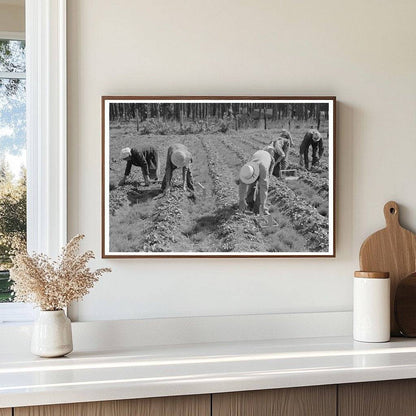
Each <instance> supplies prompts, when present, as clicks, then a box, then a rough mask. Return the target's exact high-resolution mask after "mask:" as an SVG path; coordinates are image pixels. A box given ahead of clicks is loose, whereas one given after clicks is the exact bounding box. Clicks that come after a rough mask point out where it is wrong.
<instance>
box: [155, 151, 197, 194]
mask: <svg viewBox="0 0 416 416" xmlns="http://www.w3.org/2000/svg"><path fill="white" fill-rule="evenodd" d="M191 164H192V155H191V152H190V151H189V150H188V148H187V147H186V146H185V145H183V144H181V143H176V144H173V145H172V146H169V148H168V154H167V157H166V169H165V176H164V177H163V181H162V191H164V192H165V193H167V192H169V191H170V188H171V185H172V175H173V171H174V170H175V169H177V168H182V188H183V190H184V191H186V190H189V192H190V193H191V197H192V198H195V188H194V180H193V177H192V171H191Z"/></svg>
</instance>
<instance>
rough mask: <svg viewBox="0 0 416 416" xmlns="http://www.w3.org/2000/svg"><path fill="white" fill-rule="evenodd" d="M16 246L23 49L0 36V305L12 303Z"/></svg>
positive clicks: (21, 233) (22, 165) (22, 154)
mask: <svg viewBox="0 0 416 416" xmlns="http://www.w3.org/2000/svg"><path fill="white" fill-rule="evenodd" d="M6 37H7V38H6ZM17 244H26V49H25V41H24V40H23V36H22V35H21V34H14V35H13V34H6V35H2V34H1V33H0V302H1V303H4V302H10V301H12V293H11V290H10V281H9V272H8V268H9V267H10V266H11V261H10V255H11V254H12V252H13V247H16V245H17Z"/></svg>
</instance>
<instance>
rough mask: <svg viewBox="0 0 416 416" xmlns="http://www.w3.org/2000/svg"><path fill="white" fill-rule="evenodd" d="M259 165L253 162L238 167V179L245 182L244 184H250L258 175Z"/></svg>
mask: <svg viewBox="0 0 416 416" xmlns="http://www.w3.org/2000/svg"><path fill="white" fill-rule="evenodd" d="M259 171H260V169H259V165H258V163H255V162H249V163H246V164H245V165H244V166H243V167H242V168H241V169H240V180H241V182H243V183H245V184H246V185H250V184H251V183H254V182H255V181H256V180H257V178H258V177H259Z"/></svg>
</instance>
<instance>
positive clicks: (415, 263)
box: [360, 201, 416, 336]
mask: <svg viewBox="0 0 416 416" xmlns="http://www.w3.org/2000/svg"><path fill="white" fill-rule="evenodd" d="M384 217H385V218H386V228H383V229H382V230H380V231H377V232H375V233H374V234H372V235H370V236H369V237H368V238H367V239H366V240H365V241H364V242H363V244H362V246H361V250H360V268H361V270H363V271H380V272H389V273H390V282H391V289H390V326H391V335H393V336H397V335H400V330H399V327H398V325H397V322H396V320H395V316H394V299H395V296H396V289H397V285H398V284H399V282H400V280H402V279H404V278H405V277H407V276H408V275H409V274H411V273H413V272H414V271H416V235H415V234H413V233H412V232H411V231H409V230H406V229H405V228H403V227H402V226H401V225H400V221H399V206H398V205H397V203H396V202H394V201H390V202H387V204H386V205H384ZM415 319H416V317H415Z"/></svg>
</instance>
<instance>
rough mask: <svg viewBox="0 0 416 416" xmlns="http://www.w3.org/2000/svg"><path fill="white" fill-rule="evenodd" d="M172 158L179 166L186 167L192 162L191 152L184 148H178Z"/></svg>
mask: <svg viewBox="0 0 416 416" xmlns="http://www.w3.org/2000/svg"><path fill="white" fill-rule="evenodd" d="M170 160H171V161H172V163H173V164H174V165H175V166H176V167H177V168H184V167H186V166H188V165H189V163H190V162H191V154H190V153H189V152H187V151H184V150H176V151H174V152H173V153H172V156H171V157H170Z"/></svg>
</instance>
